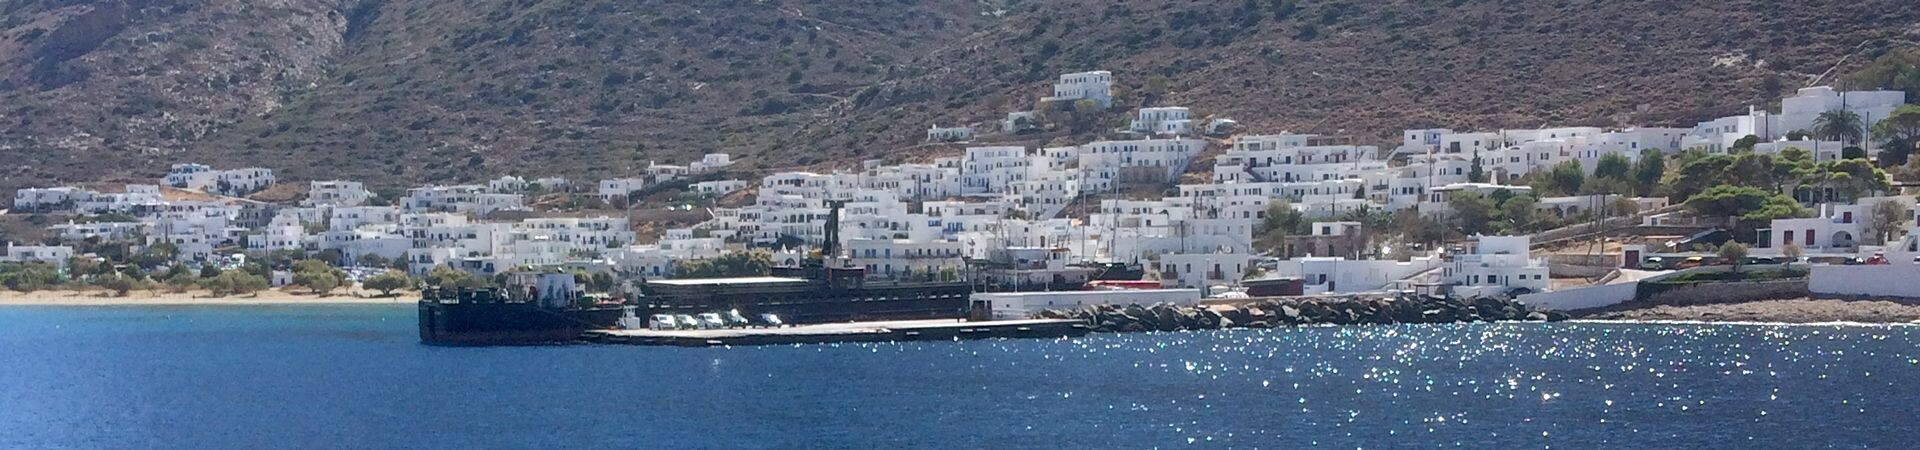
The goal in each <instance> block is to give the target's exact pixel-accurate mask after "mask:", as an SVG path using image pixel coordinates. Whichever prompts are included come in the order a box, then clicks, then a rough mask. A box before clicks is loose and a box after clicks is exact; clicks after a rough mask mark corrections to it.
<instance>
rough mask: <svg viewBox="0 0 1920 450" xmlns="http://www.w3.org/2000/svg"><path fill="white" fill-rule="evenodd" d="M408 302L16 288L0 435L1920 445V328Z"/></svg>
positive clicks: (4, 361) (186, 444)
mask: <svg viewBox="0 0 1920 450" xmlns="http://www.w3.org/2000/svg"><path fill="white" fill-rule="evenodd" d="M413 314H414V313H413V310H412V308H410V307H386V306H284V307H282V306H275V307H165V308H161V307H115V308H39V307H14V308H0V448H193V449H201V448H392V447H400V448H469V447H490V448H498V447H509V448H512V447H525V448H551V447H607V448H848V447H854V448H916V447H941V448H1156V447H1157V448H1189V447H1192V448H1226V447H1234V448H1307V447H1323V448H1363V447H1364V448H1423V447H1424V448H1549V447H1558V448H1597V447H1614V448H1911V447H1912V446H1913V445H1914V442H1920V429H1916V425H1920V407H1916V405H1915V401H1916V400H1920V359H1916V358H1920V347H1916V345H1915V344H1916V340H1917V339H1920V336H1917V335H1916V334H1915V330H1920V328H1915V327H1907V326H1884V327H1870V326H1760V325H1651V324H1592V323H1571V324H1532V323H1529V324H1498V325H1493V324H1474V325H1450V326H1367V327H1341V328H1333V327H1328V328H1303V329H1281V330H1265V331H1254V330H1244V331H1225V332H1194V333H1148V334H1124V335H1095V336H1092V337H1087V338H1082V339H1065V340H1004V341H972V342H920V343H898V344H857V345H856V344H847V345H808V346H780V347H753V348H710V349H697V348H653V347H628V346H594V345H575V346H552V347H518V348H437V347H427V346H423V345H420V344H418V343H417V340H416V336H415V330H414V322H413V321H414V315H413Z"/></svg>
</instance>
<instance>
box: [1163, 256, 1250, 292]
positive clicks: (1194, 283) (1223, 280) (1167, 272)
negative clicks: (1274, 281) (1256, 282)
mask: <svg viewBox="0 0 1920 450" xmlns="http://www.w3.org/2000/svg"><path fill="white" fill-rule="evenodd" d="M1157 267H1158V268H1159V269H1160V283H1161V285H1162V286H1167V287H1184V288H1207V287H1212V286H1223V285H1237V284H1239V283H1240V279H1241V278H1242V277H1243V276H1244V275H1245V274H1246V273H1247V268H1249V267H1253V257H1252V256H1251V255H1248V254H1246V253H1173V254H1165V255H1160V257H1159V261H1158V262H1157Z"/></svg>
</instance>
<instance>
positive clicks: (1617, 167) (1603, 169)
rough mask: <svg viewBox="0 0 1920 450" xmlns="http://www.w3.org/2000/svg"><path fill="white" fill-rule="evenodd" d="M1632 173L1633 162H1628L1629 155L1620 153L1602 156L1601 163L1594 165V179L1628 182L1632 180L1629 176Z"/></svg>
mask: <svg viewBox="0 0 1920 450" xmlns="http://www.w3.org/2000/svg"><path fill="white" fill-rule="evenodd" d="M1632 171H1633V162H1632V161H1628V160H1627V155H1622V154H1619V153H1608V154H1605V155H1601V156H1600V161H1599V162H1595V163H1594V164H1593V177H1594V178H1606V179H1612V180H1621V181H1628V180H1631V179H1632V178H1631V177H1630V175H1629V172H1632Z"/></svg>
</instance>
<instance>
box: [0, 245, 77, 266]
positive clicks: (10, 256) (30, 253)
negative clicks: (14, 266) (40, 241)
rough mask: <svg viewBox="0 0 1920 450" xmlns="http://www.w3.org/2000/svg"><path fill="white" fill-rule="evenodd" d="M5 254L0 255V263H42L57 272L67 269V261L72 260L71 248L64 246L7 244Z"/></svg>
mask: <svg viewBox="0 0 1920 450" xmlns="http://www.w3.org/2000/svg"><path fill="white" fill-rule="evenodd" d="M5 250H6V253H0V262H17V263H43V264H48V265H52V266H54V267H55V268H57V269H59V270H66V269H67V260H70V259H73V247H68V246H64V245H14V244H13V243H12V242H8V243H7V247H6V249H5Z"/></svg>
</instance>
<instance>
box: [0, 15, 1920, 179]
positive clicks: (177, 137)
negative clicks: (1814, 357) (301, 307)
mask: <svg viewBox="0 0 1920 450" xmlns="http://www.w3.org/2000/svg"><path fill="white" fill-rule="evenodd" d="M690 3H691V4H690ZM1914 41H1920V8H1912V7H1911V5H1910V4H1908V3H1907V2H1903V1H1863V2H1837V3H1835V2H1828V3H1826V4H1809V3H1803V2H1773V1H1765V0H1751V1H1739V0H1736V1H1728V2H1713V3H1696V2H1681V1H1650V2H1625V3H1623V2H1607V1H1580V0H1556V1H1545V0H1529V1H1520V2H1512V1H1470V0H1453V1H1445V2H1443V1H1425V0H1388V1H1380V2H1294V1H1288V0H1259V1H1246V2H1238V1H1224V2H1203V1H1168V2H1125V3H1114V2H1105V1H1096V0H1026V1H1018V0H994V1H986V0H892V1H887V0H843V1H832V2H821V1H806V0H763V1H755V2H666V1H640V2H634V1H620V0H462V1H447V0H410V1H404V2H401V1H386V0H102V1H89V0H22V1H15V2H8V3H6V4H5V5H0V161H4V162H0V190H5V189H9V188H14V187H19V186H25V185H43V184H52V183H60V182H69V181H80V180H114V179H144V178H148V177H152V176H155V175H157V174H158V173H160V172H162V171H164V170H165V164H166V163H168V162H175V161H182V160H198V161H204V162H208V163H212V164H216V165H222V166H230V165H256V164H257V165H265V166H269V167H273V168H275V169H278V170H280V171H281V173H282V176H283V178H287V179H294V180H299V179H312V178H334V177H352V178H363V179H367V180H369V181H373V182H376V183H381V184H389V185H392V184H415V183H429V182H455V181H461V180H471V179H477V178H481V177H490V176H495V175H498V174H500V173H508V172H511V173H519V174H523V175H568V176H576V177H588V178H591V177H600V176H610V175H617V174H630V173H632V172H633V171H634V170H637V169H638V168H641V167H644V166H645V165H646V164H647V163H648V161H655V160H658V161H662V162H665V161H685V160H687V159H689V158H692V157H695V156H696V155H698V154H701V153H706V152H712V151H725V152H731V153H734V154H736V155H739V156H740V157H742V158H744V159H745V160H746V161H748V163H747V164H749V165H751V166H753V167H759V168H776V167H796V166H807V165H823V164H834V163H846V162H851V161H854V160H857V159H860V158H867V157H875V156H889V157H896V158H897V157H910V156H916V154H917V153H925V152H928V151H930V150H925V149H916V148H914V146H915V144H917V143H918V141H919V140H920V138H921V137H922V136H923V134H922V130H924V129H925V127H926V126H927V125H928V124H930V123H936V122H937V123H943V124H950V123H973V122H986V121H992V120H997V119H999V118H1001V117H1003V116H1004V114H1005V112H1006V111H1010V110H1022V109H1029V108H1031V107H1032V104H1033V103H1034V100H1035V99H1036V98H1037V97H1039V96H1041V95H1044V94H1045V93H1046V91H1047V89H1048V88H1047V85H1048V83H1049V81H1050V80H1051V79H1052V78H1053V77H1054V76H1055V75H1057V74H1058V73H1061V72H1068V71H1078V70H1089V69H1107V70H1112V71H1114V72H1115V73H1116V75H1118V76H1119V77H1120V78H1121V79H1122V81H1123V83H1125V84H1126V85H1127V86H1125V89H1123V90H1124V91H1126V92H1124V93H1123V98H1124V99H1126V101H1127V103H1128V105H1129V106H1133V105H1141V104H1159V105H1176V104H1177V105H1187V106H1192V107H1194V108H1195V109H1196V111H1197V112H1203V113H1213V114H1220V115H1226V116H1231V117H1234V118H1236V119H1239V120H1241V121H1242V122H1243V123H1246V124H1247V125H1248V126H1249V128H1251V129H1252V130H1254V131H1260V132H1273V131H1280V130H1292V131H1297V132H1317V133H1349V134H1357V135H1360V136H1361V137H1363V138H1373V139H1381V138H1390V137H1391V136H1393V135H1395V134H1397V131H1398V130H1399V129H1402V128H1410V127H1428V126H1446V127H1454V128H1475V127H1499V126H1536V125H1541V124H1547V123H1554V124H1624V123H1650V124H1684V123H1686V122H1687V121H1690V120H1695V119H1698V118H1703V117H1708V116H1713V115H1721V114H1727V113H1732V112H1737V111H1739V110H1742V109H1744V105H1747V104H1750V103H1756V102H1761V101H1764V99H1766V98H1769V97H1772V96H1774V95H1776V94H1778V93H1781V92H1784V91H1788V90H1791V89H1792V88H1793V87H1797V86H1799V85H1802V84H1804V83H1806V82H1807V81H1808V80H1810V79H1812V78H1814V77H1815V76H1818V75H1819V74H1822V73H1825V72H1827V71H1828V70H1829V69H1830V68H1832V67H1835V66H1836V65H1838V66H1841V68H1842V70H1843V71H1844V70H1846V69H1847V68H1849V67H1854V66H1858V65H1860V64H1864V63H1865V62H1866V61H1868V60H1871V59H1872V58H1873V57H1874V56H1875V55H1878V54H1880V53H1882V52H1885V51H1887V50H1888V49H1890V48H1895V47H1898V46H1902V45H1911V44H1912V43H1913V42H1914ZM1078 138H1079V139H1085V138H1086V137H1085V136H1081V137H1078ZM1069 139H1073V138H1069ZM903 149H907V151H901V150H903Z"/></svg>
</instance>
